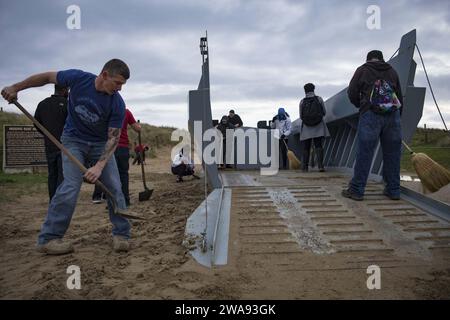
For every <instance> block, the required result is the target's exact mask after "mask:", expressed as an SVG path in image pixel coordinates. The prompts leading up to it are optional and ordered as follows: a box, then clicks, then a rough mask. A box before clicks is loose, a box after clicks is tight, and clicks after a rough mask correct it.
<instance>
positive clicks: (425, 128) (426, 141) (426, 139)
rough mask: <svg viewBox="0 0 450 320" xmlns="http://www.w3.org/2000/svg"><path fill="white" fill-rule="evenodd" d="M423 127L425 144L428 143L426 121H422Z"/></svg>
mask: <svg viewBox="0 0 450 320" xmlns="http://www.w3.org/2000/svg"><path fill="white" fill-rule="evenodd" d="M423 129H424V131H425V144H427V143H428V132H427V124H426V123H424V125H423Z"/></svg>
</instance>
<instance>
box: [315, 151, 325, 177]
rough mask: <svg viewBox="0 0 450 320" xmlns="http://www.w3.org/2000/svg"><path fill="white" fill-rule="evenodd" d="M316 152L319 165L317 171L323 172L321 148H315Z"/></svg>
mask: <svg viewBox="0 0 450 320" xmlns="http://www.w3.org/2000/svg"><path fill="white" fill-rule="evenodd" d="M316 154H317V165H318V166H319V171H320V172H324V171H325V168H324V167H323V148H316Z"/></svg>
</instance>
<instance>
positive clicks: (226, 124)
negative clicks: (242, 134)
mask: <svg viewBox="0 0 450 320" xmlns="http://www.w3.org/2000/svg"><path fill="white" fill-rule="evenodd" d="M216 129H217V130H219V131H220V133H222V151H223V163H222V164H220V166H219V168H225V167H227V168H231V165H230V164H227V161H226V153H227V129H234V126H233V125H232V124H231V123H230V121H229V117H227V116H223V117H222V119H221V120H220V123H219V124H218V125H217V126H216Z"/></svg>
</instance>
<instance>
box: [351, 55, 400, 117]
mask: <svg viewBox="0 0 450 320" xmlns="http://www.w3.org/2000/svg"><path fill="white" fill-rule="evenodd" d="M378 79H381V80H386V81H388V82H390V83H391V84H392V89H393V90H394V91H395V93H396V94H397V97H398V99H399V100H400V103H401V104H402V106H403V96H402V90H401V87H400V80H399V78H398V74H397V72H396V71H395V70H394V68H392V66H391V65H390V64H388V63H386V62H384V61H368V62H366V63H365V64H363V65H362V66H360V67H359V68H358V69H356V71H355V74H354V75H353V78H352V80H351V81H350V84H349V86H348V90H347V94H348V98H349V99H350V101H351V103H352V104H353V105H354V106H355V107H356V108H359V112H360V113H361V114H362V113H364V112H366V111H368V110H369V109H370V102H369V98H370V92H371V91H372V88H373V84H374V82H375V80H378Z"/></svg>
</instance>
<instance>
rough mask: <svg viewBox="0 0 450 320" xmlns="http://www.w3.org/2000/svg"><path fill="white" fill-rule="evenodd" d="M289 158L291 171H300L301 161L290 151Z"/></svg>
mask: <svg viewBox="0 0 450 320" xmlns="http://www.w3.org/2000/svg"><path fill="white" fill-rule="evenodd" d="M287 156H288V159H289V169H290V170H297V169H300V160H298V159H297V157H296V156H295V154H294V152H292V151H291V150H288V153H287Z"/></svg>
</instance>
